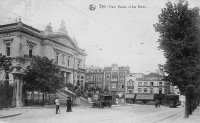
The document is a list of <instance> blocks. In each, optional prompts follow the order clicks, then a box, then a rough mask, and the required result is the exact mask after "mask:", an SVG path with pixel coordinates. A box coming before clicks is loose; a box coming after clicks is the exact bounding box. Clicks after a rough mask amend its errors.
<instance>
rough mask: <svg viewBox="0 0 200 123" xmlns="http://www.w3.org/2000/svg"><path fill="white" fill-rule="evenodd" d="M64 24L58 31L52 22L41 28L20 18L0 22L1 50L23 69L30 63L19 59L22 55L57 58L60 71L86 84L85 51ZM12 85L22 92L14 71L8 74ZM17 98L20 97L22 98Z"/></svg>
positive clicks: (75, 80) (69, 80)
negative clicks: (6, 22)
mask: <svg viewBox="0 0 200 123" xmlns="http://www.w3.org/2000/svg"><path fill="white" fill-rule="evenodd" d="M61 25H62V26H61V27H60V29H59V32H53V31H52V27H51V24H49V25H47V27H46V28H45V30H44V31H41V30H38V29H36V28H34V27H31V26H29V25H26V24H24V23H22V21H21V20H19V21H18V22H16V23H11V24H6V25H0V53H1V54H2V55H6V56H8V57H12V58H13V65H14V66H16V65H17V66H20V67H21V71H23V70H24V69H25V67H26V66H27V64H23V63H20V62H18V60H17V58H19V57H24V56H25V57H26V58H27V57H32V56H33V55H35V56H37V55H39V56H42V57H43V56H46V57H48V58H49V59H54V60H55V62H56V63H57V64H58V65H59V66H60V68H61V74H62V75H63V76H64V77H65V81H66V82H69V83H71V84H74V85H80V86H83V85H84V84H85V57H86V53H85V52H84V50H83V49H81V48H79V47H78V45H77V42H76V40H75V39H72V38H71V37H70V36H69V35H68V34H67V31H66V30H65V27H64V25H63V24H61ZM1 77H2V75H1ZM9 84H10V85H16V88H15V89H16V90H14V92H16V93H20V91H21V89H22V82H20V81H17V80H15V78H13V74H9ZM16 95H18V94H16ZM17 98H18V99H16V100H19V99H20V97H17ZM16 105H20V104H16Z"/></svg>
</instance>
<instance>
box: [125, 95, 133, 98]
mask: <svg viewBox="0 0 200 123" xmlns="http://www.w3.org/2000/svg"><path fill="white" fill-rule="evenodd" d="M134 97H135V94H126V96H125V98H134Z"/></svg>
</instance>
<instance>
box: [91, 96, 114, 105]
mask: <svg viewBox="0 0 200 123" xmlns="http://www.w3.org/2000/svg"><path fill="white" fill-rule="evenodd" d="M91 106H92V107H93V108H95V107H99V108H104V107H109V108H111V106H112V96H111V95H99V97H98V99H97V100H94V101H92V103H91Z"/></svg>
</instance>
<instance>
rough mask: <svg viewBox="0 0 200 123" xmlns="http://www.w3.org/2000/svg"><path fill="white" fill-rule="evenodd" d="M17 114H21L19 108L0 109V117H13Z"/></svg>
mask: <svg viewBox="0 0 200 123" xmlns="http://www.w3.org/2000/svg"><path fill="white" fill-rule="evenodd" d="M17 115H21V111H20V109H16V108H8V109H1V110H0V119H2V118H7V117H14V116H17Z"/></svg>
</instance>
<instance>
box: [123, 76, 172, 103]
mask: <svg viewBox="0 0 200 123" xmlns="http://www.w3.org/2000/svg"><path fill="white" fill-rule="evenodd" d="M125 87H126V96H125V97H126V99H131V100H132V101H131V102H134V101H133V99H136V100H150V101H152V100H153V99H154V97H155V96H156V95H159V94H169V93H170V83H169V82H167V81H164V80H163V76H161V75H158V74H154V73H150V74H149V75H140V76H138V74H135V73H131V74H128V75H127V77H126V86H125ZM129 101H130V100H129Z"/></svg>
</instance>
